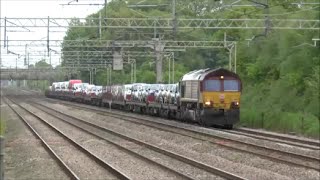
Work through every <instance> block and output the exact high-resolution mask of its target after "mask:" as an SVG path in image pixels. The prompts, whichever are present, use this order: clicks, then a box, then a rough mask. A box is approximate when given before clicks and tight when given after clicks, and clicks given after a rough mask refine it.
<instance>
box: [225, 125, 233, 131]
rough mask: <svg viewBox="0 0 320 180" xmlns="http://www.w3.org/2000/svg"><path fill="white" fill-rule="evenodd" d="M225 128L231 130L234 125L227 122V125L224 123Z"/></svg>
mask: <svg viewBox="0 0 320 180" xmlns="http://www.w3.org/2000/svg"><path fill="white" fill-rule="evenodd" d="M223 128H225V129H229V130H231V129H233V125H232V124H225V125H223Z"/></svg>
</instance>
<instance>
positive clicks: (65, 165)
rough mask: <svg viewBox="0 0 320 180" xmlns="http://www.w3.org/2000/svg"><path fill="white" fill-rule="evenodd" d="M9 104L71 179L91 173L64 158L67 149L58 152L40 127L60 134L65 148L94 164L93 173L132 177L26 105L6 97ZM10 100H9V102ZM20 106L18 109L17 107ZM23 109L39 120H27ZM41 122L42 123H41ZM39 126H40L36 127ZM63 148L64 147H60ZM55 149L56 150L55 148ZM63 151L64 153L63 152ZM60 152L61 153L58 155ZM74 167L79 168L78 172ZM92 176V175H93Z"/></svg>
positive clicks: (115, 176)
mask: <svg viewBox="0 0 320 180" xmlns="http://www.w3.org/2000/svg"><path fill="white" fill-rule="evenodd" d="M6 101H7V104H8V106H9V107H10V108H11V109H12V110H13V111H14V112H15V113H16V114H17V115H18V117H19V118H20V119H21V120H22V121H23V122H24V123H25V124H26V125H27V126H28V127H29V129H30V130H31V131H32V132H33V133H34V134H35V135H36V136H37V137H38V138H39V139H40V140H41V142H42V144H43V145H44V147H45V148H46V149H47V150H48V151H49V152H50V154H51V155H52V156H53V157H54V158H55V159H56V161H57V162H58V164H59V165H60V167H61V168H62V169H63V171H64V172H65V173H66V174H67V175H68V176H69V177H70V178H71V179H81V178H90V175H88V176H86V175H83V173H80V172H79V169H77V168H75V167H76V165H77V160H75V161H74V163H71V162H70V161H68V162H65V161H66V160H67V159H66V158H63V156H64V155H65V154H64V152H66V151H63V150H62V151H60V153H58V152H57V151H58V148H55V147H54V146H55V143H54V142H52V141H48V140H45V137H43V136H41V135H40V133H39V132H38V131H37V129H38V128H39V127H41V128H42V130H44V129H46V133H48V132H49V131H51V132H53V134H52V135H58V136H59V138H60V139H59V140H60V141H59V142H60V143H61V142H62V144H63V148H65V147H68V151H69V152H70V153H72V154H76V156H77V158H79V159H83V160H85V162H86V163H87V164H88V165H92V168H93V169H96V170H97V171H94V172H93V173H95V172H97V173H101V171H99V170H102V171H104V172H102V173H103V174H100V175H102V177H108V178H112V179H114V178H116V179H130V178H129V177H128V176H127V175H125V174H124V173H123V172H121V171H119V170H117V169H115V168H114V167H113V166H111V165H110V164H108V163H107V162H105V161H103V160H102V159H101V158H100V157H98V156H96V155H94V154H92V153H91V152H90V151H88V150H87V149H86V148H84V147H83V146H81V145H80V144H78V143H77V142H75V141H74V140H72V139H71V138H69V137H68V136H67V135H65V134H64V133H63V132H62V131H60V130H59V129H57V128H56V127H55V126H53V125H52V124H50V123H48V122H47V121H46V120H45V119H43V118H41V117H39V116H38V115H36V114H35V113H33V112H31V111H29V110H28V109H26V108H25V107H23V106H21V105H20V104H18V103H16V102H15V101H14V100H12V99H8V98H7V99H6ZM8 101H9V102H8ZM10 102H11V103H12V104H13V105H14V106H16V107H15V108H14V107H13V106H12V105H10ZM17 107H18V108H19V109H20V110H19V111H18V110H17V109H16V108H17ZM21 110H22V111H25V112H27V113H28V114H29V115H31V116H32V117H33V118H35V119H37V120H38V122H30V119H29V120H27V119H26V118H25V116H28V115H23V114H22V113H21ZM39 122H40V123H39ZM40 124H41V125H40ZM35 126H37V127H38V128H35ZM66 144H70V146H66ZM60 148H62V147H60ZM54 149H55V150H54ZM62 152H63V153H62ZM58 154H60V155H58ZM73 169H77V172H76V171H75V170H73ZM91 178H92V177H91Z"/></svg>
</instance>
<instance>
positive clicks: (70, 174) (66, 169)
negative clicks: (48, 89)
mask: <svg viewBox="0 0 320 180" xmlns="http://www.w3.org/2000/svg"><path fill="white" fill-rule="evenodd" d="M7 99H8V98H7ZM8 100H9V99H8ZM4 101H5V103H6V104H8V107H10V109H11V110H12V111H13V112H14V113H15V114H16V115H17V116H18V117H19V119H20V120H22V122H23V123H24V124H25V125H27V127H28V128H29V130H30V131H31V132H32V134H33V135H34V136H35V137H36V138H38V139H39V140H40V141H41V144H42V146H43V147H44V148H45V149H46V150H47V152H49V154H50V155H51V156H53V157H54V159H55V160H56V161H57V162H58V164H59V166H60V168H62V170H63V171H64V172H65V173H66V174H67V176H68V177H69V178H71V179H76V180H80V178H79V177H78V176H77V175H76V174H75V172H73V171H72V170H71V168H70V167H69V166H68V165H67V164H66V163H64V162H63V160H62V159H61V158H60V157H59V156H58V155H57V154H56V153H55V152H54V150H53V149H52V148H51V147H50V146H49V144H48V143H47V142H46V141H45V140H44V139H43V138H42V137H41V135H40V134H39V133H38V132H37V131H36V130H35V129H34V128H33V127H32V126H31V125H30V124H29V123H28V121H27V120H26V119H25V118H24V117H23V116H22V115H21V114H20V113H19V112H18V111H17V110H15V109H14V108H13V107H12V106H11V105H10V104H9V103H8V102H6V100H4ZM9 101H10V100H9Z"/></svg>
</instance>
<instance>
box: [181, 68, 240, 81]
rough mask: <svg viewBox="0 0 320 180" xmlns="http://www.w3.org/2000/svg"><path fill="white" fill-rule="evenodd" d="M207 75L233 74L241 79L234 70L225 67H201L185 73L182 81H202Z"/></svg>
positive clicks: (232, 75)
mask: <svg viewBox="0 0 320 180" xmlns="http://www.w3.org/2000/svg"><path fill="white" fill-rule="evenodd" d="M207 75H209V76H231V77H235V78H237V79H239V76H238V75H237V74H235V73H234V72H232V71H229V70H227V69H224V68H217V69H210V68H207V69H200V70H194V71H191V72H189V73H187V74H185V75H184V76H183V77H182V79H181V81H202V80H203V79H204V78H205V77H206V76H207Z"/></svg>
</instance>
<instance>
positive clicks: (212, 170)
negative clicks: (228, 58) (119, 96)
mask: <svg viewBox="0 0 320 180" xmlns="http://www.w3.org/2000/svg"><path fill="white" fill-rule="evenodd" d="M37 108H38V109H41V110H42V111H43V112H46V113H48V114H50V115H52V116H54V117H56V118H58V119H60V120H62V121H65V122H66V123H68V124H70V125H73V126H77V127H78V128H80V129H82V130H84V131H87V132H88V133H90V134H92V135H94V136H97V137H99V138H102V139H104V140H106V141H108V142H110V143H113V142H111V141H110V140H108V139H107V138H105V136H101V135H99V133H98V132H99V131H103V132H107V133H109V134H112V135H114V136H117V137H120V138H122V139H125V140H127V141H129V142H133V143H135V144H138V145H140V146H142V147H147V148H148V149H150V150H152V151H155V152H157V153H161V154H163V155H165V156H168V157H170V158H173V159H176V160H178V161H181V162H183V163H185V164H188V165H191V166H193V170H194V168H197V169H199V170H202V171H206V172H207V173H212V174H214V175H216V176H220V177H222V178H226V179H245V178H243V177H240V176H238V175H235V174H232V173H230V172H226V171H223V170H221V169H218V168H215V167H212V166H210V165H207V164H204V163H202V162H199V161H196V160H194V159H192V158H189V157H186V156H183V155H179V154H177V153H175V152H173V151H169V150H166V149H163V148H161V147H158V146H156V145H152V144H149V143H147V142H144V141H141V140H138V139H135V138H132V137H129V136H127V135H124V134H121V133H118V132H115V131H113V130H111V129H107V128H105V127H101V126H99V125H96V124H94V123H91V122H87V121H85V120H82V119H79V118H76V117H73V116H70V115H67V114H64V113H61V112H59V111H56V110H54V109H52V108H49V107H47V106H44V105H41V104H37ZM72 121H73V122H72ZM84 125H85V126H84ZM88 127H93V128H94V130H93V129H91V131H88V130H87V129H88ZM113 144H114V145H116V146H117V147H119V148H120V149H122V150H125V151H127V152H130V153H134V155H135V156H137V157H139V158H141V159H145V160H147V161H152V162H153V163H157V162H155V161H154V160H150V159H147V158H146V157H144V156H141V155H139V154H137V153H135V152H133V151H131V150H129V149H126V148H125V147H123V146H121V145H119V144H116V143H113ZM157 164H158V165H159V166H161V167H163V168H166V169H168V167H166V166H164V165H162V164H159V163H157ZM169 170H170V171H172V172H175V173H177V174H179V176H181V177H183V178H184V179H195V178H196V177H190V176H187V175H184V174H182V173H180V172H178V171H176V170H173V169H169Z"/></svg>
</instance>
